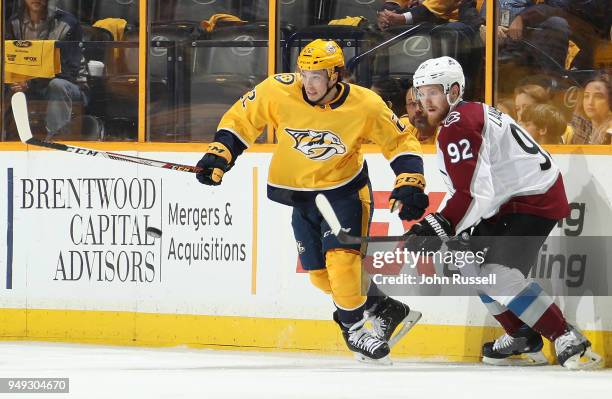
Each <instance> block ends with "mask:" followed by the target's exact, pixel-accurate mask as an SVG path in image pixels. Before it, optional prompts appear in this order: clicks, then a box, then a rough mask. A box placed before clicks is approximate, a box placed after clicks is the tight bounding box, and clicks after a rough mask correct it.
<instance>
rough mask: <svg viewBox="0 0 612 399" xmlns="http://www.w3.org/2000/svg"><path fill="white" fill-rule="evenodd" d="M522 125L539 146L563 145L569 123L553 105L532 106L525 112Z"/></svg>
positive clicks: (526, 108)
mask: <svg viewBox="0 0 612 399" xmlns="http://www.w3.org/2000/svg"><path fill="white" fill-rule="evenodd" d="M522 117H523V119H522V122H521V125H522V126H523V127H524V128H525V130H527V131H528V132H529V134H531V137H533V138H534V139H535V141H537V142H538V143H539V144H563V134H564V133H565V129H566V128H567V121H566V120H565V118H564V117H563V114H562V113H561V111H559V110H558V109H557V108H556V107H555V106H553V105H551V104H532V105H529V106H527V107H525V109H524V110H523V113H522Z"/></svg>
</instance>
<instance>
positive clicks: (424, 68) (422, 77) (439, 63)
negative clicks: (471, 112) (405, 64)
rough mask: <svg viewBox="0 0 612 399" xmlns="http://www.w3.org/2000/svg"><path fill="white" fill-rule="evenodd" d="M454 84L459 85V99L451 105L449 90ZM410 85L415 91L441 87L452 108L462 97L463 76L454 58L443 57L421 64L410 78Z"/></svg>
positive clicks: (463, 89)
mask: <svg viewBox="0 0 612 399" xmlns="http://www.w3.org/2000/svg"><path fill="white" fill-rule="evenodd" d="M455 83H457V84H458V85H459V97H458V98H457V100H455V101H454V102H452V103H451V101H450V97H449V95H450V89H451V87H452V86H453V85H454V84H455ZM412 84H413V86H414V87H415V88H416V89H418V88H419V87H420V86H425V85H442V87H443V89H444V93H445V94H446V99H447V101H448V103H449V104H450V106H451V107H454V106H455V105H457V103H458V102H459V101H461V97H463V92H464V91H465V76H463V68H461V65H460V64H459V63H458V62H457V61H456V60H455V59H454V58H451V57H447V56H444V57H438V58H432V59H430V60H427V61H424V62H422V63H421V65H419V67H418V68H417V70H416V72H415V73H414V76H413V77H412Z"/></svg>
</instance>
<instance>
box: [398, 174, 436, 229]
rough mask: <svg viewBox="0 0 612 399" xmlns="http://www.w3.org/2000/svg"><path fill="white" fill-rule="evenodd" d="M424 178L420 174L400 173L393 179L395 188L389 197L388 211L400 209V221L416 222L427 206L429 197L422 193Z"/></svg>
mask: <svg viewBox="0 0 612 399" xmlns="http://www.w3.org/2000/svg"><path fill="white" fill-rule="evenodd" d="M424 189H425V176H423V175H422V174H420V173H400V174H399V175H398V176H397V177H396V178H395V188H394V189H393V191H392V192H391V196H390V197H389V209H391V212H394V211H395V210H396V209H398V208H400V211H399V217H400V219H402V220H417V219H419V218H420V217H421V216H423V213H425V209H427V207H428V206H429V197H428V196H427V194H425V193H424V192H423V190H424Z"/></svg>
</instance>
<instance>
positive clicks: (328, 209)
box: [315, 194, 342, 236]
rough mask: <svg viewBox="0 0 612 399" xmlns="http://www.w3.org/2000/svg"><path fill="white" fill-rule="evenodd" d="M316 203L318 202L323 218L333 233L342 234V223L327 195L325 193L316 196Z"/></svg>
mask: <svg viewBox="0 0 612 399" xmlns="http://www.w3.org/2000/svg"><path fill="white" fill-rule="evenodd" d="M315 204H317V208H318V209H319V212H321V215H322V216H323V219H325V221H326V222H327V224H328V225H329V227H330V228H331V231H332V233H333V234H334V235H335V236H338V234H340V232H341V231H342V226H341V225H340V221H339V220H338V217H337V216H336V212H334V208H332V206H331V204H330V203H329V200H328V199H327V197H326V196H325V195H323V194H317V196H316V197H315Z"/></svg>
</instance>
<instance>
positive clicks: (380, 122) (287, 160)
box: [218, 73, 422, 204]
mask: <svg viewBox="0 0 612 399" xmlns="http://www.w3.org/2000/svg"><path fill="white" fill-rule="evenodd" d="M338 88H339V92H338V95H337V96H336V98H335V99H334V100H333V101H332V102H330V103H329V104H327V105H314V104H312V103H310V102H309V101H308V98H307V97H306V94H305V93H304V92H303V90H302V85H301V81H300V76H299V74H296V73H288V74H279V75H274V76H270V77H268V78H267V79H266V80H264V81H263V82H261V83H260V84H258V85H257V86H256V87H255V88H254V89H253V90H251V91H249V92H248V93H246V94H245V95H244V96H242V97H241V98H240V99H239V100H238V101H237V102H236V103H235V104H234V105H233V106H232V107H231V108H230V109H229V111H227V113H226V114H225V115H224V116H223V118H222V119H221V122H220V123H219V127H218V130H226V131H229V132H231V133H233V134H234V135H235V136H237V137H238V138H239V139H240V141H242V143H243V144H244V145H246V146H247V147H248V146H250V145H251V144H253V142H254V141H255V139H256V138H257V137H258V136H259V135H260V134H261V133H262V131H263V129H264V127H265V126H266V125H268V128H269V129H273V131H274V132H275V133H276V137H277V140H278V145H277V146H276V149H275V151H274V153H273V156H272V160H271V164H270V169H269V174H268V187H269V190H268V192H269V194H270V188H273V189H274V188H276V189H279V190H281V191H285V190H286V191H289V192H319V191H325V190H334V189H337V188H341V187H343V186H347V185H349V184H350V183H354V182H355V180H356V179H357V180H363V182H361V186H363V184H365V183H366V182H367V170H366V168H365V167H364V159H363V154H362V152H361V146H362V144H363V143H365V142H374V143H377V144H378V145H379V146H380V147H381V150H382V153H383V155H384V156H385V158H387V159H388V160H389V161H393V160H394V159H396V158H398V157H400V156H402V155H412V156H416V157H420V156H421V147H420V144H419V142H418V141H417V140H416V139H415V138H414V136H413V135H411V134H409V133H408V132H406V131H405V130H406V128H405V126H404V124H403V123H402V122H401V121H400V120H399V118H397V117H396V116H395V114H393V112H392V111H391V110H390V109H389V108H388V107H387V105H386V104H385V103H384V102H383V100H382V99H381V98H380V97H379V96H378V95H377V94H376V93H374V92H372V91H370V90H368V89H366V88H363V87H360V86H356V85H352V84H348V83H343V82H341V83H339V84H338ZM419 161H420V158H419ZM421 165H422V164H421ZM364 177H365V179H364ZM361 186H359V187H357V189H359V188H361ZM269 196H270V195H269ZM270 198H272V199H275V200H277V199H276V198H273V196H270ZM279 202H283V203H288V204H293V203H294V202H295V201H292V200H286V199H285V200H280V201H279Z"/></svg>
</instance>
